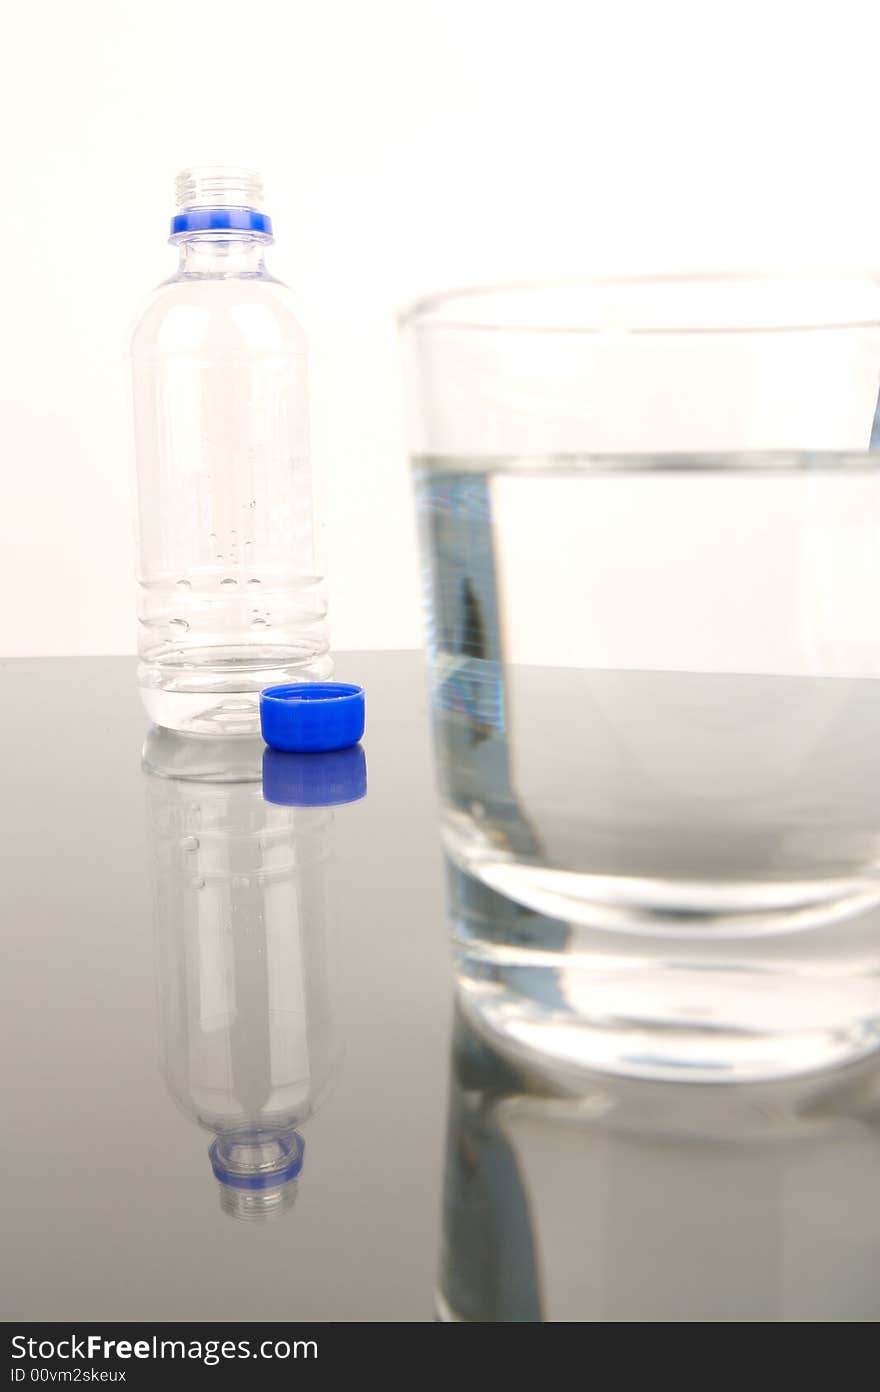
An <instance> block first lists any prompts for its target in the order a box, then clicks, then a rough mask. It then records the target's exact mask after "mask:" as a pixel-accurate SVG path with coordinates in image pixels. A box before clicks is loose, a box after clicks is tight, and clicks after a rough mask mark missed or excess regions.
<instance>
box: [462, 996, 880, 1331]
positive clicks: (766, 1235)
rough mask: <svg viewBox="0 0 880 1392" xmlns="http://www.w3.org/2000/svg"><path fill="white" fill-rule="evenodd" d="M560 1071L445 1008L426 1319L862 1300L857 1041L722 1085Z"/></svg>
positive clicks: (861, 1077) (796, 1317)
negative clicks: (853, 1061) (449, 1032)
mask: <svg viewBox="0 0 880 1392" xmlns="http://www.w3.org/2000/svg"><path fill="white" fill-rule="evenodd" d="M570 1082H571V1083H572V1089H571V1090H569V1089H568V1088H567V1087H566V1086H565V1085H564V1084H563V1083H562V1082H561V1081H559V1080H557V1081H556V1082H555V1083H553V1084H550V1083H547V1082H545V1081H544V1080H543V1079H542V1078H541V1077H540V1076H539V1075H538V1074H536V1073H535V1072H534V1070H532V1069H531V1068H530V1067H529V1066H528V1065H527V1064H526V1065H523V1066H522V1067H520V1066H519V1065H518V1064H517V1063H516V1062H515V1061H513V1060H512V1059H511V1057H510V1056H507V1057H504V1056H502V1055H501V1054H499V1053H498V1052H497V1051H496V1050H495V1049H493V1048H492V1046H491V1044H490V1043H489V1042H488V1041H487V1040H486V1039H485V1038H484V1037H482V1036H481V1035H480V1034H478V1033H477V1032H475V1031H474V1030H473V1029H472V1028H470V1027H469V1026H468V1024H467V1022H466V1021H465V1020H464V1019H463V1018H461V1017H460V1018H459V1021H458V1024H457V1027H456V1035H455V1045H454V1050H453V1079H452V1087H451V1090H450V1103H449V1130H448V1144H447V1156H446V1185H445V1205H444V1243H443V1254H442V1261H441V1271H440V1289H439V1297H438V1309H439V1313H440V1315H441V1317H442V1318H445V1319H451V1320H468V1321H470V1320H476V1321H486V1320H492V1321H511V1320H529V1321H532V1320H565V1321H570V1320H575V1321H598V1322H607V1321H611V1322H624V1323H630V1322H638V1323H644V1322H649V1323H651V1322H654V1323H656V1322H661V1323H665V1322H668V1321H686V1322H694V1321H697V1322H701V1321H710V1322H717V1321H730V1320H746V1321H754V1320H760V1321H767V1320H771V1321H807V1322H809V1321H814V1320H846V1321H872V1322H873V1321H875V1320H876V1319H877V1318H878V1317H880V1215H878V1209H877V1204H876V1189H877V1180H878V1175H880V1066H878V1063H877V1060H876V1059H874V1060H867V1061H866V1062H864V1063H862V1064H859V1065H857V1066H854V1067H851V1068H849V1069H845V1070H844V1069H840V1070H836V1071H835V1072H833V1073H814V1074H812V1075H807V1076H802V1077H800V1078H796V1079H791V1080H787V1081H783V1082H774V1083H761V1084H758V1083H755V1084H750V1085H748V1086H742V1087H736V1088H730V1087H724V1086H718V1085H714V1086H713V1085H707V1086H702V1087H701V1086H699V1085H694V1084H689V1083H683V1084H669V1083H653V1082H643V1081H640V1080H634V1079H625V1078H617V1077H614V1076H612V1075H610V1074H609V1075H606V1076H602V1075H599V1074H594V1075H592V1079H591V1080H589V1079H585V1077H584V1075H583V1074H582V1073H581V1074H580V1075H578V1078H577V1085H576V1088H575V1085H574V1081H573V1079H572V1080H570Z"/></svg>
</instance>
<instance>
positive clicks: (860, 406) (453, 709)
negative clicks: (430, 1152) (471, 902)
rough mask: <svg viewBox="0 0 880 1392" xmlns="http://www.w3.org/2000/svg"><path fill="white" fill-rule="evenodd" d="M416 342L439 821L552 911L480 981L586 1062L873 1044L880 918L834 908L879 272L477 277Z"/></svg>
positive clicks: (512, 891)
mask: <svg viewBox="0 0 880 1392" xmlns="http://www.w3.org/2000/svg"><path fill="white" fill-rule="evenodd" d="M403 341H404V349H405V354H406V361H407V365H408V368H409V376H410V384H411V399H412V406H413V411H412V454H413V464H414V470H415V481H416V496H417V502H418V511H419V523H420V531H421V541H422V552H423V559H424V570H425V578H426V587H425V589H426V619H427V627H428V636H429V654H430V665H431V678H432V694H433V707H434V713H435V722H434V723H435V736H436V738H435V744H436V753H437V765H438V774H439V785H440V793H441V816H442V820H443V831H444V838H445V843H446V847H447V850H448V852H449V854H450V856H451V857H452V859H453V861H454V862H455V864H456V865H457V867H458V868H459V870H460V871H462V872H463V873H465V874H467V875H470V876H471V877H473V879H474V880H476V881H479V882H480V883H481V884H483V885H484V886H486V887H487V889H488V890H490V891H492V892H493V893H495V894H496V895H497V896H499V897H498V900H497V903H498V905H499V908H500V905H501V900H502V899H506V900H507V901H508V902H509V904H510V905H511V909H510V913H509V914H508V915H507V919H509V920H514V919H516V917H517V915H518V914H519V913H520V911H522V912H523V913H531V928H532V931H533V934H534V935H539V930H540V921H541V919H542V918H544V919H546V920H547V921H552V923H553V925H554V927H553V931H552V933H551V939H552V941H550V940H546V941H543V942H542V941H539V940H538V936H536V940H535V942H534V944H533V950H532V954H531V957H530V959H528V960H527V959H526V957H525V956H524V954H523V951H522V948H521V944H520V943H519V942H518V940H517V939H516V938H515V937H514V938H513V939H510V940H508V941H505V940H504V939H503V937H502V935H501V932H500V931H499V930H500V929H501V928H502V927H503V924H504V922H505V921H506V920H505V919H504V918H501V919H499V920H498V921H497V922H496V923H494V924H491V925H489V928H490V934H489V936H490V938H491V956H489V957H483V958H479V957H477V956H475V957H474V958H473V962H474V970H475V971H476V972H479V971H480V970H482V968H483V966H486V969H487V971H488V970H489V969H490V968H491V969H492V970H494V971H496V972H505V971H507V970H508V969H509V970H510V973H511V974H512V975H513V976H515V977H516V979H517V981H518V989H517V991H516V992H508V994H507V995H506V997H505V999H504V1002H503V1009H501V1008H497V1009H495V1008H494V1006H496V1005H498V998H497V996H491V993H489V992H486V993H484V995H483V997H482V999H481V1001H476V1000H475V998H473V997H472V1000H471V1004H472V1006H473V1007H474V1008H475V1009H479V1008H482V1001H486V1002H488V1003H491V1004H492V1005H493V1013H492V1018H491V1019H489V1017H488V1015H487V1016H486V1017H485V1018H484V1024H485V1025H486V1027H491V1029H492V1030H493V1031H494V1032H495V1033H496V1035H497V1034H498V1033H499V1032H501V1033H503V1034H504V1035H506V1036H507V1038H508V1039H509V1040H510V1041H511V1042H512V1043H514V1044H515V1045H516V1046H517V1047H519V1048H521V1047H523V1046H524V1044H525V1042H526V1038H528V1043H529V1046H530V1047H531V1048H532V1049H533V1050H534V1053H535V1057H536V1059H539V1058H540V1057H542V1056H543V1057H547V1056H549V1057H551V1058H555V1059H557V1060H559V1061H562V1060H563V1059H564V1061H565V1062H566V1063H567V1064H568V1065H575V1064H577V1063H579V1064H580V1066H581V1067H583V1068H584V1069H585V1070H589V1069H590V1068H595V1067H602V1068H610V1069H616V1070H618V1071H620V1072H630V1073H631V1072H638V1071H641V1072H643V1073H644V1074H645V1075H648V1076H658V1075H661V1074H662V1075H663V1076H669V1075H673V1074H674V1075H676V1076H679V1077H685V1076H688V1077H696V1076H703V1077H709V1076H712V1077H722V1076H723V1077H725V1078H728V1079H736V1080H742V1079H746V1078H755V1077H758V1076H764V1077H768V1076H776V1075H784V1074H790V1073H793V1072H795V1071H799V1070H800V1071H803V1070H805V1069H809V1068H810V1067H813V1066H815V1064H816V1063H817V1062H824V1063H828V1064H830V1063H833V1062H836V1061H838V1060H839V1059H840V1058H841V1057H845V1058H848V1059H854V1058H856V1057H859V1056H861V1055H863V1054H864V1053H865V1052H866V1051H867V1050H868V1049H870V1048H872V1047H874V1044H875V1041H876V1038H877V1035H878V1030H880V991H878V989H877V985H876V983H877V978H878V968H880V936H877V934H876V931H875V925H873V924H872V925H870V927H869V929H866V930H865V931H862V929H860V928H857V929H856V930H855V937H856V938H858V939H859V942H858V946H857V949H856V950H854V951H852V952H851V953H850V954H849V956H848V957H845V956H844V955H842V954H841V953H840V951H839V948H838V941H839V935H838V934H837V932H836V929H837V928H838V927H839V925H840V923H841V922H842V921H844V920H850V921H852V920H854V919H855V917H856V916H857V915H859V914H863V913H864V912H865V911H866V910H867V909H869V908H871V907H875V908H876V907H877V906H880V888H878V886H880V702H878V691H877V686H878V678H880V657H878V643H877V636H876V627H877V626H876V614H877V610H878V606H880V548H878V546H877V539H878V536H880V467H878V456H877V455H876V454H873V453H871V438H872V423H873V421H874V418H875V408H876V406H877V400H878V387H880V286H878V284H877V283H876V282H874V281H871V280H868V279H866V280H859V279H858V278H851V279H846V278H844V279H835V278H825V279H823V278H801V279H797V278H794V277H784V276H782V277H772V276H766V277H760V276H759V277H696V278H690V279H688V278H682V279H675V278H670V279H663V278H659V279H644V280H616V281H615V280H609V281H596V282H585V283H581V284H570V285H558V284H557V285H543V286H542V285H533V286H527V287H519V288H517V287H509V288H498V289H491V288H490V289H485V290H474V291H471V292H462V293H458V294H452V295H448V296H438V297H435V298H432V299H428V300H425V301H423V302H421V303H420V304H418V305H416V306H414V308H413V309H412V310H411V311H410V312H409V313H408V314H407V315H405V316H404V320H403ZM848 926H849V925H848ZM560 927H562V928H563V929H564V931H563V932H562V933H560V932H559V928H560ZM872 933H873V936H874V943H875V945H874V947H873V948H870V949H869V951H868V952H867V953H865V952H864V951H863V950H862V946H863V944H864V943H866V942H868V941H869V939H870V937H871V936H872ZM822 934H824V935H825V936H824V937H822V936H821V935H822ZM783 937H785V938H786V942H785V944H784V946H780V944H781V940H782V938H783ZM760 943H764V944H770V951H771V954H773V955H775V959H776V961H777V962H779V963H780V964H781V963H782V962H783V960H784V962H785V967H784V969H783V970H780V971H779V973H778V975H777V976H776V978H775V979H774V980H773V981H772V983H770V986H769V989H768V982H767V980H766V977H765V974H764V966H763V961H762V956H763V948H761V947H759V946H757V944H760ZM719 945H721V946H719ZM554 959H555V960H554ZM530 965H531V966H534V967H535V968H538V970H536V971H534V972H532V973H531V974H529V972H528V971H526V970H521V968H527V967H529V966H530ZM550 968H552V969H553V970H554V971H555V972H556V973H557V974H558V976H559V977H560V978H563V977H564V978H566V979H567V981H568V982H569V984H570V985H571V984H573V986H574V988H575V989H566V990H565V991H564V993H563V994H564V996H565V1002H566V1003H565V1007H564V1018H563V1019H560V1017H559V1015H558V1014H557V1013H556V1012H555V1011H547V1010H545V1008H544V999H543V997H542V996H541V995H540V994H538V993H533V992H532V990H531V987H532V986H538V985H541V986H545V985H546V982H547V975H548V970H547V969H550ZM634 981H637V983H638V989H637V990H636V991H633V990H632V986H633V982H634ZM587 982H589V989H582V987H583V986H584V985H585V984H586V983H587ZM780 991H782V993H783V994H784V996H785V1005H784V1009H783V1010H782V1012H781V1015H780V1012H779V1010H778V1008H777V1006H778V1001H779V993H780ZM561 1042H562V1043H563V1045H564V1047H563V1048H562V1050H561V1051H560V1049H559V1047H558V1046H559V1044H560V1043H561ZM823 1049H824V1057H823V1056H822V1054H823ZM695 1070H696V1071H695Z"/></svg>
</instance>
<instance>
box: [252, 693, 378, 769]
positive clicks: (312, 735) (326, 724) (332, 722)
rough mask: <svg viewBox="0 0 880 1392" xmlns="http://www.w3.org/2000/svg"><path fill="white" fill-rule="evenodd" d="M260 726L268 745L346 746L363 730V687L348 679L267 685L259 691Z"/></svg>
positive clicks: (304, 750)
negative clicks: (345, 680) (354, 684)
mask: <svg viewBox="0 0 880 1392" xmlns="http://www.w3.org/2000/svg"><path fill="white" fill-rule="evenodd" d="M260 728H261V730H262V731H263V739H264V740H265V741H266V743H267V744H268V745H269V746H270V747H271V748H272V749H287V750H293V751H295V752H296V753H298V754H310V753H313V752H316V751H318V750H325V749H347V748H348V746H349V745H351V744H357V742H358V740H359V739H360V738H361V736H362V735H363V733H364V688H363V687H362V686H352V685H350V684H349V683H348V682H290V683H288V684H286V685H284V686H267V687H266V689H265V691H261V692H260Z"/></svg>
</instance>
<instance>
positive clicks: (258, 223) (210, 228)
mask: <svg viewBox="0 0 880 1392" xmlns="http://www.w3.org/2000/svg"><path fill="white" fill-rule="evenodd" d="M187 232H250V233H251V234H253V235H254V236H257V237H271V236H272V219H271V218H270V217H269V216H268V214H267V213H258V212H257V210H256V209H255V208H188V209H187V211H186V212H185V213H178V214H177V216H176V217H173V218H172V219H171V235H172V237H180V236H182V235H184V234H185V233H187Z"/></svg>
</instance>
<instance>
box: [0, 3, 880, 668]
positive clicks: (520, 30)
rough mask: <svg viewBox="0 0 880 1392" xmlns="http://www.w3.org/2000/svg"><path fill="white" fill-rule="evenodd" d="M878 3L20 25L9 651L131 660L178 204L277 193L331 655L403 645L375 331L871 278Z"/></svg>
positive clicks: (6, 523)
mask: <svg viewBox="0 0 880 1392" xmlns="http://www.w3.org/2000/svg"><path fill="white" fill-rule="evenodd" d="M878 40H880V14H878V7H876V6H868V5H865V4H862V3H858V4H855V3H849V0H838V3H835V4H834V5H831V4H820V5H816V4H810V3H809V2H808V0H801V3H792V4H787V3H778V2H777V3H774V0H763V3H759V4H753V3H750V0H737V3H724V4H722V3H713V0H700V3H693V4H691V3H676V0H664V3H662V4H661V3H650V4H649V3H634V2H633V0H607V3H604V4H594V3H590V0H569V2H568V3H563V2H562V0H540V3H537V2H535V0H526V3H520V4H517V3H516V0H464V2H462V0H369V2H368V3H357V0H266V2H265V3H253V4H250V5H242V4H241V3H240V2H239V3H230V0H187V3H185V4H180V3H175V0H151V3H146V0H87V3H85V4H84V3H83V0H42V3H41V0H35V3H32V4H30V5H28V6H15V7H14V10H11V11H10V13H9V14H8V16H7V19H6V24H5V26H4V42H3V49H2V54H0V116H2V128H3V131H4V134H5V141H4V155H3V178H2V254H3V261H4V277H3V301H4V306H3V307H4V313H3V333H2V338H0V405H2V413H0V420H2V447H3V459H4V467H3V492H2V508H0V581H2V585H3V605H2V616H0V653H4V654H12V653H38V652H47V653H69V652H128V651H133V648H134V633H135V625H134V620H133V584H132V575H133V568H134V562H133V543H132V524H131V507H132V505H131V474H132V461H131V444H130V435H129V421H128V397H127V376H126V364H125V359H124V351H125V342H126V338H127V334H128V330H129V326H130V324H131V322H132V321H133V319H134V317H135V316H136V314H137V312H138V310H139V307H140V305H141V303H142V301H143V298H144V296H145V294H146V293H147V292H148V290H149V289H150V287H151V286H152V285H153V284H155V283H156V282H157V281H158V280H160V279H162V278H164V276H165V275H166V274H168V273H170V271H171V269H172V265H173V261H174V253H173V252H172V251H171V249H170V248H169V247H167V246H166V245H165V236H166V230H167V220H168V218H169V216H170V214H171V213H172V211H173V196H172V195H173V188H172V181H173V177H174V174H175V173H176V172H177V170H178V168H180V167H181V166H183V165H186V164H189V163H193V162H196V161H228V162H236V163H248V164H253V165H255V166H256V167H258V168H260V169H262V171H263V173H264V176H265V179H266V185H267V190H268V195H269V197H268V205H267V206H268V208H269V211H271V213H272V214H273V216H274V220H275V224H276V232H277V235H278V245H277V246H276V247H275V248H274V249H273V253H272V259H271V265H272V268H273V269H274V270H275V272H276V273H277V274H279V275H280V276H281V277H282V278H283V279H285V280H287V281H288V282H289V283H291V284H292V285H293V286H294V288H295V289H296V290H297V291H298V292H299V293H300V295H301V297H302V300H303V302H304V305H305V307H306V312H307V323H308V327H309V330H310V335H311V341H312V347H313V389H312V392H313V396H312V409H313V447H314V454H315V458H316V461H317V464H318V466H319V467H320V468H321V469H323V470H324V472H325V474H326V476H327V509H326V520H327V524H328V536H329V560H330V571H329V578H330V600H331V618H332V639H333V643H334V646H336V647H339V648H342V647H354V646H408V645H413V644H416V643H418V642H419V641H420V638H421V622H420V616H419V599H418V583H417V570H416V559H415V543H414V534H413V524H412V505H411V498H410V492H409V483H408V477H407V466H406V457H405V449H404V439H403V412H402V403H401V393H400V383H399V371H398V359H397V347H396V342H395V328H394V310H395V308H396V307H397V306H398V305H399V304H400V303H401V302H402V301H405V300H406V299H407V298H408V297H410V296H412V295H415V294H418V293H420V292H421V291H424V290H427V289H436V288H443V287H447V286H451V285H455V284H459V283H462V282H465V283H466V282H469V281H473V280H485V279H490V280H495V279H506V278H509V277H511V276H512V277H518V276H525V277H530V276H534V275H540V274H543V273H553V274H559V273H565V272H585V273H586V272H591V271H596V270H609V269H616V270H661V269H670V268H684V267H689V266H694V267H702V268H713V267H749V266H756V265H770V264H783V265H787V266H791V265H794V264H798V265H807V264H810V263H823V264H829V263H832V264H838V265H840V264H843V265H851V266H865V265H871V266H873V265H876V264H877V262H878V260H880V257H878V255H877V246H876V243H877V240H878V237H880V217H878V213H880V179H878V174H877V117H876V113H877V101H876V92H877V71H878V65H880V42H878Z"/></svg>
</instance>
